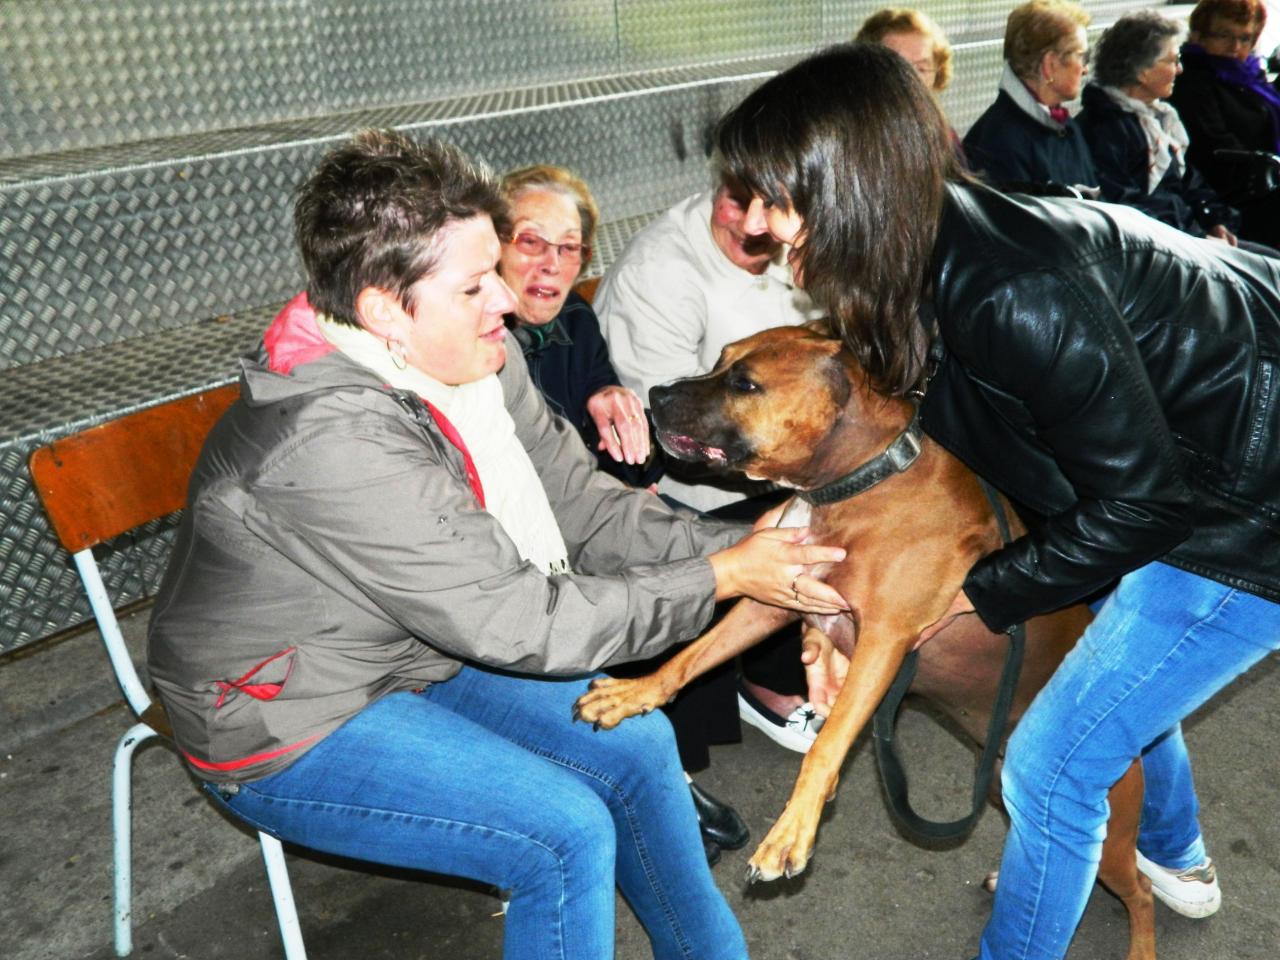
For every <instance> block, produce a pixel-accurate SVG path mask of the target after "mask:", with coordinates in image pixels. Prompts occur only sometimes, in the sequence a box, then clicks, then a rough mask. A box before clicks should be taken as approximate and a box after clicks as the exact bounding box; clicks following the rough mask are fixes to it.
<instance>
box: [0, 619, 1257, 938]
mask: <svg viewBox="0 0 1280 960" xmlns="http://www.w3.org/2000/svg"><path fill="white" fill-rule="evenodd" d="M145 616H146V614H145V612H143V613H141V614H139V615H135V616H134V617H130V618H127V620H126V631H127V633H128V634H129V635H130V636H131V638H132V640H133V642H134V644H135V645H137V643H138V642H139V639H140V635H141V631H142V629H143V626H144V621H145ZM106 671H107V667H106V664H105V658H104V656H103V655H102V654H101V652H100V649H99V646H98V643H97V638H96V634H92V633H89V634H84V635H82V636H79V637H75V638H72V639H69V640H66V641H64V642H62V643H58V644H55V645H52V646H50V647H49V648H48V649H43V648H42V649H38V650H35V651H33V652H32V654H31V655H28V656H25V657H20V658H18V659H16V660H9V661H6V662H2V663H0V811H2V816H3V828H2V830H0V880H2V887H0V889H2V890H3V893H2V894H0V958H3V960H54V958H56V960H74V958H88V960H108V958H110V957H111V956H112V955H113V951H112V950H111V927H110V916H111V853H110V832H109V767H110V759H111V755H112V750H113V748H114V744H115V741H116V739H117V738H118V737H119V735H120V733H121V732H122V731H123V730H124V729H125V728H126V726H127V725H128V724H129V722H130V720H129V717H128V714H127V712H126V711H125V709H124V707H123V705H122V704H120V703H119V702H118V697H117V696H116V695H115V694H114V691H112V690H111V687H110V684H104V683H101V682H100V680H101V678H103V677H106V676H108V674H107V672H106ZM744 738H745V739H744V742H743V743H741V744H737V745H733V746H725V747H718V748H716V749H715V751H714V753H713V764H712V767H711V769H710V770H708V771H706V772H705V773H703V774H701V775H700V781H701V782H702V783H703V784H704V785H705V786H706V787H707V788H708V789H710V790H711V791H712V792H714V793H715V794H716V795H718V796H720V797H721V798H722V799H725V800H728V801H730V802H732V803H733V804H735V805H736V806H737V808H738V809H739V811H740V812H741V813H742V814H743V816H744V817H745V818H746V820H747V822H748V824H749V825H750V826H751V829H752V831H753V834H754V836H755V837H756V838H758V837H760V836H762V835H763V833H764V831H765V830H766V828H767V826H768V825H769V823H770V822H771V819H772V818H773V817H774V816H775V815H776V813H777V812H778V811H779V810H780V809H781V806H782V804H783V802H784V801H785V799H786V797H787V794H788V792H789V789H790V785H791V781H792V779H793V777H794V776H795V772H796V770H797V768H798V762H799V757H798V756H797V755H796V754H793V753H789V752H788V751H786V750H783V749H782V748H780V747H777V746H775V745H774V744H773V743H772V742H770V741H769V740H767V739H765V738H764V737H763V736H762V735H760V734H758V733H757V732H756V731H755V730H753V729H750V728H746V729H745V731H744ZM902 739H903V743H904V753H905V754H906V756H907V758H908V759H907V762H908V765H909V768H910V769H911V771H912V772H913V782H912V783H913V791H912V795H913V797H914V798H916V799H917V802H918V803H919V804H920V805H921V807H922V808H923V812H925V813H933V814H934V815H937V816H944V815H945V816H955V815H958V813H959V812H960V811H961V810H962V809H963V807H964V804H965V802H966V795H967V792H968V790H969V783H970V780H969V777H970V775H971V774H970V768H971V764H972V756H971V754H970V753H969V751H968V750H967V749H966V748H965V747H964V746H963V745H961V744H960V743H959V742H958V741H956V740H955V739H954V738H952V737H951V736H950V735H949V734H948V733H947V732H945V731H944V730H943V729H942V728H940V727H939V726H938V725H937V724H936V723H935V722H934V721H933V720H932V719H931V718H930V717H928V716H927V715H925V714H924V713H922V712H918V711H908V713H907V714H905V715H904V718H903V725H902ZM1187 740H1188V742H1189V744H1190V746H1191V750H1192V753H1193V756H1194V758H1195V761H1196V774H1197V782H1198V784H1199V787H1200V795H1201V799H1202V802H1203V805H1204V810H1203V823H1204V827H1205V832H1206V835H1207V837H1208V841H1209V844H1210V850H1211V853H1212V854H1213V856H1214V857H1215V859H1216V860H1217V862H1218V864H1219V869H1220V871H1221V876H1222V885H1223V890H1224V897H1225V901H1224V905H1223V908H1222V910H1221V911H1220V912H1219V913H1218V915H1217V916H1215V917H1212V918H1210V919H1208V920H1200V921H1192V920H1186V919H1183V918H1181V917H1178V916H1176V915H1175V914H1173V913H1171V912H1169V911H1168V910H1166V909H1165V908H1164V907H1163V906H1160V905H1157V911H1158V913H1157V935H1158V942H1159V950H1160V956H1161V958H1162V960H1219V958H1220V960H1227V958H1231V960H1264V958H1265V960H1271V958H1274V957H1276V956H1277V955H1280V913H1278V912H1277V910H1276V909H1275V903H1276V900H1277V897H1280V815H1277V810H1280V782H1278V780H1277V776H1276V771H1277V760H1276V756H1277V747H1276V744H1277V743H1280V657H1272V658H1270V659H1269V660H1268V661H1267V662H1265V663H1264V664H1262V665H1261V666H1259V667H1258V668H1257V669H1256V670H1254V671H1253V673H1252V674H1251V675H1249V676H1248V677H1246V678H1244V679H1243V680H1242V681H1241V682H1239V683H1237V684H1236V685H1235V686H1233V687H1232V688H1231V689H1229V690H1228V691H1226V692H1225V693H1224V694H1223V695H1222V696H1221V697H1219V698H1218V700H1217V701H1216V702H1215V703H1214V704H1212V705H1211V706H1210V707H1209V708H1208V709H1206V710H1205V711H1203V712H1202V713H1201V714H1199V715H1197V716H1196V717H1195V718H1193V720H1192V721H1191V722H1190V723H1189V724H1188V727H1187ZM134 784H135V786H134V790H135V850H136V853H135V867H134V875H135V884H134V886H135V933H134V938H135V955H136V956H139V957H144V958H192V960H220V958H235V960H266V958H276V957H280V956H281V955H282V953H281V948H280V943H279V937H278V934H277V931H276V928H275V920H274V914H273V913H272V909H271V902H270V897H269V894H268V891H267V889H266V885H265V877H264V874H263V872H262V868H261V865H260V862H259V860H258V848H257V844H256V843H255V842H254V840H253V838H252V836H251V835H249V834H247V833H245V832H243V831H242V830H240V829H239V828H237V827H235V826H234V825H231V824H229V823H228V822H227V821H226V820H224V819H223V818H222V817H221V816H220V815H219V814H218V812H217V811H216V810H215V809H214V808H213V807H212V806H211V805H210V804H208V803H207V802H206V801H205V800H204V799H203V798H202V797H201V795H199V794H198V793H197V792H196V791H195V789H194V787H193V786H192V783H191V781H190V780H189V778H188V777H187V775H186V774H185V773H184V772H183V771H182V769H181V767H180V766H179V764H178V763H177V761H176V760H175V758H174V757H173V755H172V754H171V753H170V752H169V751H168V750H167V749H165V748H163V747H158V746H156V747H148V748H145V749H144V750H143V751H141V752H140V753H139V755H138V758H137V764H136V772H135V777H134ZM1003 833H1004V825H1003V823H1002V821H1001V818H1000V816H999V815H998V814H997V813H995V812H994V811H989V812H988V814H987V815H986V816H984V817H983V819H982V821H981V822H980V823H979V824H978V827H977V829H976V830H975V832H974V834H973V836H972V837H971V838H970V839H969V840H968V841H967V842H966V843H965V844H963V845H961V846H959V847H957V848H955V849H951V850H945V851H929V850H924V849H921V848H920V847H917V846H915V845H913V844H912V843H910V842H908V841H907V840H905V839H903V838H902V837H901V836H900V835H899V834H898V833H897V832H896V831H895V829H894V827H893V825H892V824H891V823H890V821H889V819H888V817H887V814H886V812H885V809H884V805H883V803H882V801H881V798H880V794H879V787H878V782H877V778H876V774H875V765H874V761H873V759H872V757H871V756H870V754H869V752H868V751H867V750H866V749H865V746H860V747H859V748H858V749H857V750H856V751H855V753H854V754H853V756H852V757H851V758H850V760H849V763H848V764H847V766H846V769H845V772H844V777H843V782H842V783H841V786H840V791H839V796H838V798H837V799H836V801H835V802H834V803H833V804H832V805H831V807H830V809H829V812H828V814H827V817H826V819H825V820H824V823H823V826H822V830H821V833H820V835H819V838H818V849H817V854H816V858H815V861H814V863H813V865H812V866H811V867H810V869H809V871H808V872H806V874H805V875H804V876H802V877H800V878H797V879H796V880H792V881H782V882H777V883H773V884H768V885H757V886H755V887H750V888H749V887H747V886H746V885H745V884H744V882H743V877H744V874H745V871H746V863H747V858H748V856H749V855H750V851H751V847H750V846H748V848H747V849H744V850H741V851H737V852H733V853H726V854H725V855H724V858H723V860H722V861H721V862H720V865H719V866H718V867H716V869H715V876H716V878H717V880H718V881H719V883H720V885H721V888H722V889H723V890H724V892H725V894H726V896H727V897H728V899H729V901H730V903H731V905H732V906H733V909H734V910H735V911H736V913H737V915H738V917H739V918H740V920H741V922H742V925H743V928H744V929H745V930H746V934H747V938H748V941H749V943H750V945H751V953H752V956H753V957H755V958H758V960H820V958H864V957H865V958H876V960H898V958H903V960H907V958H910V960H932V958H947V960H967V958H969V957H971V956H972V955H973V954H974V953H975V952H976V944H977V938H978V935H979V932H980V931H981V928H982V924H983V922H984V920H985V918H986V916H987V912H988V910H989V903H990V898H989V896H988V895H987V894H986V893H985V892H983V890H982V889H981V886H980V881H981V879H982V877H983V875H984V874H985V873H986V872H987V871H988V870H990V869H993V868H994V867H995V865H996V864H997V862H998V859H999V851H1000V844H1001V841H1002V838H1003ZM289 861H290V870H291V873H292V877H293V884H294V891H295V894H296V896H297V899H298V904H299V912H300V915H301V922H302V928H303V933H304V936H305V938H306V942H307V948H308V954H309V956H310V957H311V958H312V960H338V958H342V960H346V958H352V957H359V958H361V960H381V958H387V960H391V958H395V960H414V958H422V960H425V958H446V957H447V958H450V960H481V958H498V957H500V956H501V950H502V920H501V916H500V914H499V913H498V910H499V904H498V902H497V900H496V899H494V898H493V896H492V895H490V894H489V893H487V892H485V891H483V890H478V889H475V888H471V887H468V886H466V885H465V884H460V883H457V882H454V881H450V880H448V879H447V878H439V877H422V876H416V875H415V876H405V875H394V874H385V873H384V874H374V873H371V872H369V871H368V870H366V869H364V868H363V867H360V866H357V865H352V864H338V863H333V862H325V861H322V860H320V859H317V858H315V857H313V856H311V855H308V854H305V853H291V854H290V857H289ZM1126 942H1127V925H1126V920H1125V916H1124V911H1123V908H1122V907H1121V906H1120V904H1119V903H1118V902H1117V901H1116V900H1114V899H1113V898H1112V897H1110V896H1109V895H1108V894H1107V893H1105V892H1104V891H1102V890H1100V889H1099V890H1097V891H1096V892H1095V895H1094V897H1093V899H1092V901H1091V902H1090V905H1089V908H1088V911H1087V913H1086V915H1085V918H1084V921H1083V923H1082V925H1081V927H1080V930H1079V933H1078V934H1077V936H1076V939H1075V942H1074V945H1073V947H1072V950H1071V952H1070V954H1069V958H1070V960H1094V958H1097V960H1109V958H1115V960H1120V958H1122V957H1123V956H1124V953H1125V945H1126ZM649 956H650V952H649V949H648V945H647V942H646V941H645V938H644V935H643V933H642V932H641V930H640V928H639V926H638V925H637V924H636V922H635V921H634V919H633V918H632V917H631V915H630V914H629V912H628V911H627V908H626V906H625V905H624V904H622V903H621V902H619V906H618V948H617V957H618V958H622V960H641V958H645V957H649Z"/></svg>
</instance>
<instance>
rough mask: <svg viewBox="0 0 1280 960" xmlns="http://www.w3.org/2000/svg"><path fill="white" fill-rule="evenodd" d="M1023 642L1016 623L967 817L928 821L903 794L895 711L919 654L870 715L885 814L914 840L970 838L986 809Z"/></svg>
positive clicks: (996, 508)
mask: <svg viewBox="0 0 1280 960" xmlns="http://www.w3.org/2000/svg"><path fill="white" fill-rule="evenodd" d="M981 483H982V492H983V493H984V494H986V497H987V501H988V502H989V503H990V504H991V509H992V511H993V512H994V513H995V517H996V523H997V525H998V526H999V527H1000V537H1001V539H1002V540H1003V541H1004V542H1005V543H1009V541H1010V540H1011V539H1012V537H1011V534H1010V531H1009V518H1008V517H1007V516H1006V515H1005V511H1004V505H1003V504H1002V503H1001V502H1000V497H999V495H998V494H997V493H996V492H995V490H994V489H993V488H992V487H991V486H990V485H989V484H988V483H987V482H986V481H985V480H982V481H981ZM1026 640H1027V627H1026V624H1024V623H1019V624H1017V625H1016V626H1014V627H1013V628H1012V629H1011V630H1010V631H1009V650H1008V652H1007V653H1006V654H1005V661H1004V669H1003V670H1002V671H1001V674H1000V685H999V687H997V688H996V698H995V702H994V703H993V704H992V708H991V719H990V720H989V721H988V723H987V741H986V744H985V746H984V747H983V748H982V755H981V756H980V757H979V758H978V764H977V766H976V768H975V769H974V777H973V806H972V809H971V810H970V811H969V813H968V814H967V815H965V816H963V817H960V818H959V819H957V820H948V821H939V820H930V819H928V818H927V817H922V816H920V815H919V814H918V813H916V811H915V809H914V808H913V807H912V806H911V800H910V798H909V796H908V790H907V772H906V769H905V768H904V767H903V764H902V758H901V757H900V756H899V755H898V749H897V747H896V745H895V744H894V734H895V727H896V724H897V719H898V709H899V707H901V706H902V701H903V698H904V697H906V695H907V691H908V690H909V689H910V687H911V682H912V681H913V680H914V679H915V676H916V667H917V662H918V660H919V651H917V650H912V651H911V652H910V653H909V654H907V657H906V659H905V660H903V662H902V667H901V668H900V669H899V670H898V675H897V676H896V677H895V678H894V680H893V683H892V685H890V687H889V692H888V693H886V694H885V695H884V699H883V700H881V701H880V706H879V707H877V708H876V712H875V715H874V716H873V717H872V719H871V738H872V743H873V745H874V747H875V752H876V762H877V764H878V766H879V768H880V782H881V783H882V784H883V786H884V791H885V797H886V799H887V800H888V804H889V812H890V814H891V815H892V816H893V818H894V820H896V821H897V823H898V825H899V826H901V827H902V829H903V830H904V831H906V832H907V833H909V834H911V835H913V836H915V837H916V838H917V839H919V840H926V841H940V840H958V839H962V838H964V837H966V836H968V835H969V832H970V831H971V830H973V827H974V824H976V823H977V822H978V818H979V817H980V816H981V815H982V812H983V810H985V809H986V805H987V797H988V794H989V793H990V790H991V781H992V779H993V777H994V775H995V765H996V759H997V758H998V757H999V756H1000V746H1001V744H1002V743H1003V742H1004V737H1005V733H1006V732H1007V730H1008V726H1009V713H1010V710H1011V709H1012V707H1013V696H1014V693H1015V691H1016V690H1017V687H1018V676H1019V675H1020V674H1021V672H1022V658H1023V653H1024V650H1025V647H1026Z"/></svg>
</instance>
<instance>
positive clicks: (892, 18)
mask: <svg viewBox="0 0 1280 960" xmlns="http://www.w3.org/2000/svg"><path fill="white" fill-rule="evenodd" d="M853 39H854V40H855V41H857V42H859V43H878V44H880V45H881V46H882V47H888V48H889V49H890V50H892V51H893V52H894V53H896V54H897V55H898V56H900V57H902V59H903V60H905V61H907V63H909V64H911V68H912V69H913V70H915V72H916V74H917V75H919V77H920V79H921V81H923V83H924V85H925V86H926V87H928V88H929V91H930V92H931V93H933V94H934V96H937V95H938V94H940V93H942V91H943V90H945V89H947V87H948V86H949V85H950V84H951V44H950V43H949V42H948V41H947V37H946V34H944V33H943V32H942V28H941V27H939V26H938V25H937V24H936V23H935V22H934V21H933V18H932V17H930V16H929V15H928V14H927V13H924V12H923V11H921V10H912V9H911V8H910V7H885V8H884V9H882V10H877V11H876V12H875V13H873V14H871V16H869V17H867V19H866V20H864V21H862V26H861V27H859V28H858V33H857V35H856V36H854V38H853ZM951 144H952V146H953V147H954V148H955V150H956V153H957V154H958V155H960V156H961V158H962V159H963V155H964V148H963V147H962V146H961V145H960V135H959V134H957V133H956V132H955V130H954V129H952V130H951Z"/></svg>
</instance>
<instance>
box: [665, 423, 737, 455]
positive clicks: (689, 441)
mask: <svg viewBox="0 0 1280 960" xmlns="http://www.w3.org/2000/svg"><path fill="white" fill-rule="evenodd" d="M658 443H660V444H662V449H664V450H666V451H667V453H669V454H671V455H672V456H673V457H678V458H679V459H681V460H696V461H702V462H709V463H728V462H729V458H728V457H727V456H725V452H724V451H723V450H721V449H720V448H719V447H711V446H708V445H707V444H705V443H699V442H698V441H697V440H695V439H693V437H688V436H685V435H684V434H683V433H667V431H665V430H659V431H658Z"/></svg>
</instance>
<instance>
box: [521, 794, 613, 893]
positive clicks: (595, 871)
mask: <svg viewBox="0 0 1280 960" xmlns="http://www.w3.org/2000/svg"><path fill="white" fill-rule="evenodd" d="M544 809H545V812H546V817H545V819H544V820H543V823H542V825H541V827H540V828H539V829H538V830H537V831H536V832H534V831H530V833H529V835H528V836H526V837H525V838H524V842H523V843H521V844H520V850H521V852H520V854H519V855H518V856H515V857H513V858H512V859H511V863H510V871H511V872H510V876H509V878H508V885H509V886H511V887H512V888H513V889H516V890H519V889H521V888H523V887H526V886H528V885H530V884H535V885H542V884H544V883H546V882H548V881H551V880H552V879H553V878H561V879H565V878H574V879H573V882H577V883H581V884H583V885H590V884H593V883H602V884H604V885H605V886H606V887H608V888H609V889H612V888H613V874H614V864H615V861H616V851H617V830H616V828H615V826H614V821H613V817H612V815H611V814H610V812H609V808H608V806H607V805H606V804H605V803H604V801H603V800H602V799H601V798H600V797H599V796H597V795H596V793H595V792H594V791H592V790H590V789H589V788H587V787H586V786H583V785H578V784H574V785H573V786H572V787H569V788H567V789H565V790H563V791H561V792H560V793H559V794H558V795H557V796H555V797H548V798H545V807H544ZM557 882H558V881H557ZM565 882H569V880H568V879H565Z"/></svg>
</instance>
